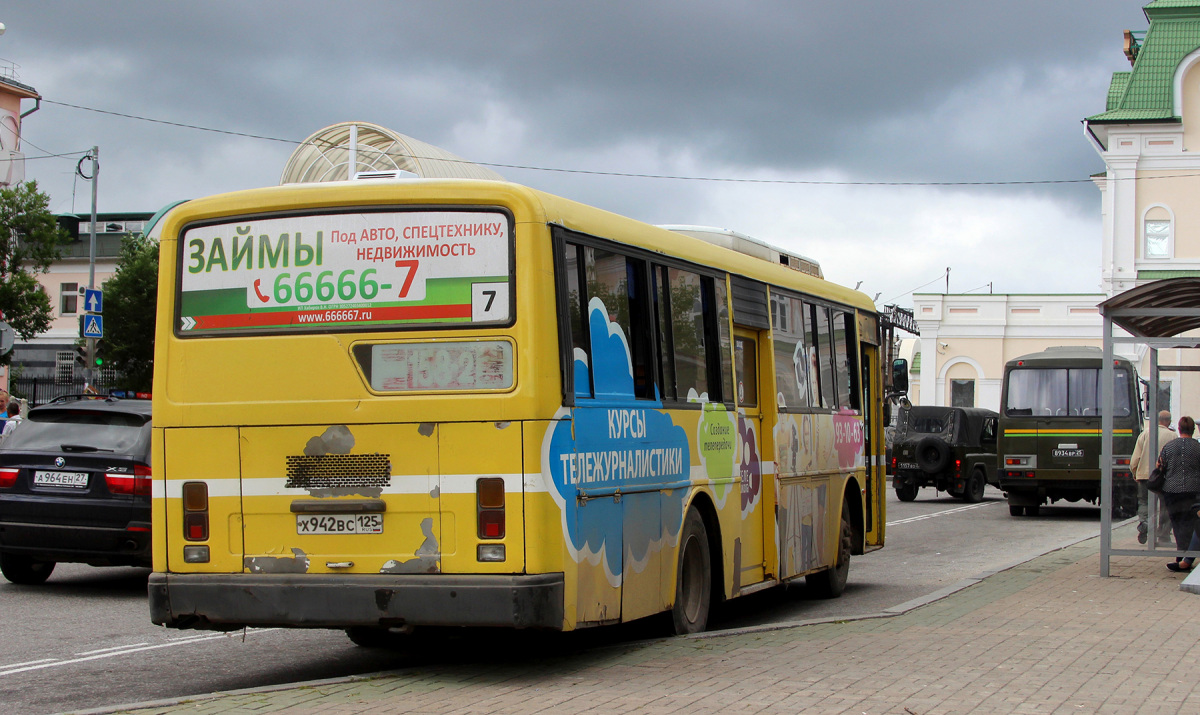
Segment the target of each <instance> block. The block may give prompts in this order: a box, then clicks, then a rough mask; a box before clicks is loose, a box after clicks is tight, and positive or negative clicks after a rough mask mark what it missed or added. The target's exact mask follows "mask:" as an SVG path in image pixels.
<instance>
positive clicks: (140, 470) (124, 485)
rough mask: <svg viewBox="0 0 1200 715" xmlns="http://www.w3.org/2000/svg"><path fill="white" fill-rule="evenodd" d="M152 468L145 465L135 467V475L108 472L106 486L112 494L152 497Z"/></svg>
mask: <svg viewBox="0 0 1200 715" xmlns="http://www.w3.org/2000/svg"><path fill="white" fill-rule="evenodd" d="M151 476H152V474H151V472H150V467H147V466H146V465H144V464H135V465H133V473H132V474H129V473H128V472H106V473H105V475H104V484H105V485H106V486H107V487H108V491H109V493H110V494H127V495H132V496H141V497H148V496H150V484H151Z"/></svg>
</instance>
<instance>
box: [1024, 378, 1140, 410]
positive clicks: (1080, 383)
mask: <svg viewBox="0 0 1200 715" xmlns="http://www.w3.org/2000/svg"><path fill="white" fill-rule="evenodd" d="M1101 374H1102V373H1101V371H1100V369H1099V368H1069V369H1068V368H1040V369H1038V368H1025V369H1020V370H1013V371H1011V372H1010V373H1009V374H1008V393H1007V395H1006V400H1005V405H1004V411H1005V414H1007V415H1009V416H1010V417H1020V416H1030V417H1095V416H1098V415H1099V414H1100V402H1101V397H1100V375H1101ZM1130 389H1131V388H1130V384H1129V372H1128V371H1127V370H1120V369H1118V370H1116V371H1114V373H1113V414H1114V416H1116V417H1128V416H1129V415H1130V414H1131V409H1132V408H1131V406H1130V405H1131V402H1130Z"/></svg>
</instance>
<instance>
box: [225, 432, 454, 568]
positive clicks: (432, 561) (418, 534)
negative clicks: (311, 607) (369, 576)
mask: <svg viewBox="0 0 1200 715" xmlns="http://www.w3.org/2000/svg"><path fill="white" fill-rule="evenodd" d="M438 441H439V434H438V429H437V426H436V425H433V424H429V423H426V424H395V425H392V424H388V425H332V426H328V425H304V426H272V427H252V428H243V429H242V430H241V455H242V457H241V459H242V470H241V471H242V492H243V504H244V511H245V515H244V520H245V521H244V533H245V559H244V568H245V571H246V572H249V573H294V574H303V573H385V574H418V573H440V572H441V570H442V550H443V548H445V547H446V544H445V543H444V538H443V534H442V524H441V516H440V513H439V511H440V510H439V496H440V493H441V483H440V476H439V471H440V470H439V462H438Z"/></svg>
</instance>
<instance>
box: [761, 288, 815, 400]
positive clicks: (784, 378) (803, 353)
mask: <svg viewBox="0 0 1200 715" xmlns="http://www.w3.org/2000/svg"><path fill="white" fill-rule="evenodd" d="M802 310H803V309H802V304H801V302H800V301H798V300H796V299H795V298H788V297H787V296H783V295H779V294H773V295H772V296H771V343H772V346H773V349H774V351H775V389H776V390H778V394H776V396H775V401H776V403H777V406H778V407H779V408H780V409H783V410H788V409H795V408H797V407H808V406H809V405H810V404H811V402H810V400H809V385H810V384H811V380H810V378H809V362H810V353H809V349H808V340H807V339H806V336H805V333H804V321H803V319H802V318H801V312H802Z"/></svg>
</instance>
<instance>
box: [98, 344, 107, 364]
mask: <svg viewBox="0 0 1200 715" xmlns="http://www.w3.org/2000/svg"><path fill="white" fill-rule="evenodd" d="M105 352H106V351H105V349H104V341H103V340H97V341H96V369H97V370H98V369H100V368H102V367H104V361H105V360H106V359H107V356H106V355H105Z"/></svg>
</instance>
